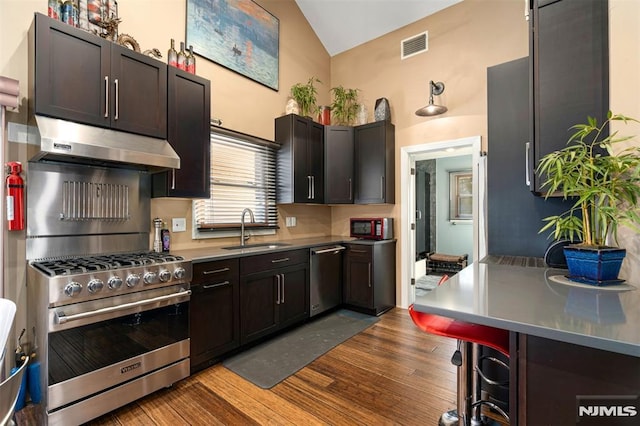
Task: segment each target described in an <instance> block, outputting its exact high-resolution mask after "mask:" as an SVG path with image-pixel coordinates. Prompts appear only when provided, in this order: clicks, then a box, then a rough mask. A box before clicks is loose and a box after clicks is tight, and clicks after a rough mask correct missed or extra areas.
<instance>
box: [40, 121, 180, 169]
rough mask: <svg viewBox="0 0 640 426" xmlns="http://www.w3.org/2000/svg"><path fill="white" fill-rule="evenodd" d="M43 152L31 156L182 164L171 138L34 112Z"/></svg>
mask: <svg viewBox="0 0 640 426" xmlns="http://www.w3.org/2000/svg"><path fill="white" fill-rule="evenodd" d="M35 119H36V123H37V132H38V133H39V134H38V135H36V138H37V139H38V140H39V142H40V152H38V154H36V155H35V156H34V157H33V158H32V160H34V161H39V160H53V161H62V162H71V163H77V164H90V165H100V166H107V167H120V168H133V169H138V170H146V171H150V172H158V171H162V170H168V169H179V168H180V157H178V154H176V152H175V151H174V150H173V148H172V147H171V145H170V144H169V142H167V141H166V140H163V139H156V138H151V137H148V136H141V135H136V134H132V133H126V132H120V131H117V130H112V129H103V128H101V127H94V126H88V125H86V124H79V123H74V122H70V121H65V120H60V119H57V118H51V117H45V116H41V115H36V116H35Z"/></svg>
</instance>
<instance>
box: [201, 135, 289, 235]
mask: <svg viewBox="0 0 640 426" xmlns="http://www.w3.org/2000/svg"><path fill="white" fill-rule="evenodd" d="M277 147H278V145H277V144H275V143H273V142H271V141H267V140H264V139H260V138H256V137H254V136H250V135H245V134H242V133H237V132H233V131H231V130H228V129H223V128H220V127H212V128H211V197H210V198H209V199H207V200H194V202H193V217H194V223H195V226H196V228H197V230H198V232H200V233H219V232H222V231H230V230H231V231H233V230H235V229H236V228H239V227H240V215H241V214H242V211H243V210H244V209H245V208H250V209H251V210H252V211H253V213H254V216H255V223H249V222H250V219H249V215H248V214H247V215H246V217H245V226H246V227H247V228H249V229H256V228H258V229H265V228H267V229H268V228H272V229H275V228H276V227H277V225H278V214H277V208H276V148H277Z"/></svg>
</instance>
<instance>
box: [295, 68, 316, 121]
mask: <svg viewBox="0 0 640 426" xmlns="http://www.w3.org/2000/svg"><path fill="white" fill-rule="evenodd" d="M315 83H322V82H321V81H320V80H319V79H318V78H316V77H311V78H309V80H308V81H307V82H306V83H304V84H303V83H296V84H294V85H293V86H291V97H292V98H293V99H295V101H296V103H297V104H298V108H299V111H300V115H302V116H304V117H313V114H315V112H316V110H317V109H318V106H317V105H316V103H317V94H318V91H317V90H316V87H315Z"/></svg>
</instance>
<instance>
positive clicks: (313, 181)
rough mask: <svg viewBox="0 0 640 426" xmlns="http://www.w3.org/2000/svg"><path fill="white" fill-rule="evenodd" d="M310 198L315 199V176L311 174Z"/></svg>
mask: <svg viewBox="0 0 640 426" xmlns="http://www.w3.org/2000/svg"><path fill="white" fill-rule="evenodd" d="M311 199H312V200H315V199H316V177H315V176H311Z"/></svg>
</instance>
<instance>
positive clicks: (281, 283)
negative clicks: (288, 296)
mask: <svg viewBox="0 0 640 426" xmlns="http://www.w3.org/2000/svg"><path fill="white" fill-rule="evenodd" d="M280 276H281V277H282V281H281V282H280V285H282V299H280V303H284V274H280Z"/></svg>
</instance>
